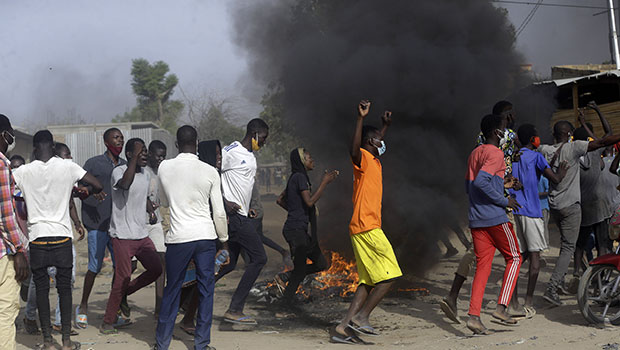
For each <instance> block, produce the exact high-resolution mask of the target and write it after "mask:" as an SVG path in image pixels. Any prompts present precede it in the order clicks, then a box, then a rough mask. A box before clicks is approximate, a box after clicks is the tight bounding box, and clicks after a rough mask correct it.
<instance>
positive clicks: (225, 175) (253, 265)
mask: <svg viewBox="0 0 620 350" xmlns="http://www.w3.org/2000/svg"><path fill="white" fill-rule="evenodd" d="M267 136H269V126H268V125H267V123H265V122H264V121H263V120H262V119H258V118H257V119H252V120H250V122H249V123H248V125H247V129H246V134H245V137H244V138H243V140H241V142H239V141H235V142H233V143H231V144H230V145H228V146H227V147H224V150H223V151H222V189H223V192H224V204H225V205H226V212H227V213H228V233H229V235H230V241H229V243H228V245H229V247H230V259H231V263H230V264H229V265H226V266H225V267H223V268H222V269H221V270H220V273H219V274H218V275H217V277H216V281H217V280H218V279H220V278H222V277H224V276H225V275H226V274H227V273H229V272H230V271H232V270H234V268H235V266H236V264H237V258H238V257H239V252H240V251H241V248H243V249H244V250H245V251H246V252H247V254H248V257H249V261H246V265H245V272H244V273H243V276H242V277H241V280H240V281H239V285H238V286H237V289H236V290H235V292H234V294H233V296H232V300H231V301H230V306H229V307H228V311H226V313H225V314H224V321H226V322H231V323H237V324H249V325H253V324H256V321H255V320H253V319H252V318H250V317H248V316H245V315H244V314H243V307H244V305H245V299H246V298H247V297H248V294H249V292H250V289H251V288H252V286H253V285H254V282H256V279H257V278H258V275H259V274H260V272H261V270H262V269H263V266H265V264H266V263H267V255H266V254H265V248H264V247H263V242H262V240H261V237H260V235H259V234H258V233H257V232H256V225H255V224H254V223H253V221H252V219H251V218H249V217H248V213H249V211H250V201H251V200H252V188H253V187H254V177H255V175H256V158H255V157H254V153H253V152H255V151H258V150H259V149H260V148H261V147H262V146H263V145H264V144H265V141H266V140H267Z"/></svg>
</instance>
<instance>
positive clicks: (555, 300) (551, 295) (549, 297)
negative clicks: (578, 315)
mask: <svg viewBox="0 0 620 350" xmlns="http://www.w3.org/2000/svg"><path fill="white" fill-rule="evenodd" d="M543 299H545V300H546V301H547V302H549V303H551V304H553V305H555V306H562V304H563V303H562V301H561V300H560V296H559V295H558V292H557V290H556V289H555V288H554V287H549V288H547V290H546V291H545V294H544V295H543Z"/></svg>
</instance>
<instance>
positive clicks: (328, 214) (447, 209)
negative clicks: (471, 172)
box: [233, 0, 524, 273]
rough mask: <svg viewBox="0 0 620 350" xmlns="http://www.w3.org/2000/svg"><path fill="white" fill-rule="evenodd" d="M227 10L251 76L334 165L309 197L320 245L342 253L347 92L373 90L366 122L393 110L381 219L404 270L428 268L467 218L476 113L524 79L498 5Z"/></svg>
mask: <svg viewBox="0 0 620 350" xmlns="http://www.w3.org/2000/svg"><path fill="white" fill-rule="evenodd" d="M233 16H234V18H235V24H234V29H235V35H236V41H237V43H238V45H239V46H240V47H241V48H243V49H244V50H245V52H246V53H247V55H248V57H249V61H250V70H251V73H252V78H253V79H256V80H257V81H258V82H260V83H262V84H263V85H265V86H266V85H268V84H274V83H275V84H279V85H280V86H281V87H282V88H283V104H284V109H285V114H286V120H287V122H288V124H289V125H290V126H291V128H292V129H293V131H294V132H296V133H297V135H299V137H300V138H299V143H300V144H303V145H305V146H307V147H308V149H309V150H310V151H311V152H312V153H313V155H314V158H315V159H316V162H317V164H318V166H317V169H322V168H326V167H330V168H337V169H339V170H340V171H341V176H340V178H339V179H338V180H337V182H336V183H334V184H333V185H331V187H330V188H328V190H327V191H326V194H325V197H324V198H323V199H322V200H321V201H320V202H319V205H320V209H321V210H320V216H319V234H320V235H321V237H322V245H323V248H326V249H336V250H340V251H342V252H344V253H345V254H347V253H348V255H349V256H351V248H350V244H349V240H348V238H347V236H348V223H349V220H350V217H351V211H352V210H351V207H352V205H351V193H352V177H353V176H352V167H351V162H350V160H349V157H348V146H349V143H350V138H351V134H352V131H353V126H354V122H355V115H356V106H357V104H358V102H359V101H360V100H361V99H369V100H371V101H372V107H371V113H370V115H369V117H368V118H367V123H369V124H374V125H376V126H380V115H381V114H382V112H383V110H385V109H390V110H392V111H393V113H394V114H393V120H394V122H393V125H392V127H391V129H390V130H389V131H388V134H387V136H386V144H387V152H386V154H385V155H384V156H383V157H382V158H381V161H382V164H383V176H384V178H383V181H384V195H383V229H384V231H385V232H386V234H387V235H388V237H389V238H390V240H391V241H392V244H393V245H394V247H395V250H396V253H397V255H398V257H399V260H400V263H401V265H402V266H403V267H404V270H405V272H406V273H420V272H423V271H425V270H427V269H428V267H430V266H432V264H433V262H434V261H436V258H437V257H438V256H439V254H440V245H439V244H438V240H439V238H441V237H442V236H445V235H448V234H450V233H451V229H450V228H451V227H453V226H463V227H466V225H467V217H466V212H467V205H468V204H467V197H466V196H465V192H464V189H465V186H464V184H465V165H466V161H467V156H468V155H469V153H470V151H471V150H472V149H473V147H474V144H475V139H476V135H477V133H478V131H479V125H480V119H481V118H482V116H483V115H484V114H488V113H490V112H491V108H492V106H493V104H494V103H495V102H496V101H497V100H499V99H502V98H504V97H505V96H507V95H508V94H509V93H510V92H511V91H513V90H515V89H516V88H517V87H519V86H523V84H524V77H523V76H522V74H521V72H520V68H519V66H520V64H521V63H523V62H522V58H521V56H520V55H519V54H518V53H517V52H516V51H515V48H514V43H515V37H514V28H513V27H512V25H511V24H510V22H509V21H508V20H507V17H506V13H505V12H504V10H502V9H498V8H496V7H494V6H493V5H492V4H491V2H490V1H488V0H467V1H463V0H419V1H376V0H298V1H251V2H246V3H245V4H244V5H242V6H239V7H237V8H235V9H234V10H233ZM320 172H321V170H317V171H316V173H317V174H315V176H316V179H315V182H318V180H319V177H318V175H320ZM466 232H467V231H466ZM467 235H469V233H468V232H467ZM441 249H443V248H441Z"/></svg>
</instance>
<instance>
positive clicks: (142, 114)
mask: <svg viewBox="0 0 620 350" xmlns="http://www.w3.org/2000/svg"><path fill="white" fill-rule="evenodd" d="M169 71H170V68H169V67H168V64H166V63H165V62H163V61H157V62H155V63H153V64H150V63H149V62H148V61H147V60H146V59H144V58H138V59H135V60H132V66H131V76H132V80H131V87H132V89H133V92H134V94H136V100H137V102H138V105H137V106H136V107H134V108H133V109H132V110H131V111H129V112H125V114H123V115H122V116H121V115H117V116H116V117H115V118H114V119H113V121H114V122H127V121H129V122H135V121H152V122H154V123H156V124H158V125H159V126H160V127H162V128H164V129H167V130H169V131H170V132H175V131H176V128H177V120H178V119H179V116H180V115H181V113H182V111H183V108H184V105H183V102H181V101H179V100H171V99H170V97H171V96H172V94H173V93H174V88H175V87H176V86H177V84H178V83H179V79H178V78H177V76H176V75H174V74H172V73H169Z"/></svg>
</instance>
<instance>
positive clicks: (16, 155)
mask: <svg viewBox="0 0 620 350" xmlns="http://www.w3.org/2000/svg"><path fill="white" fill-rule="evenodd" d="M14 160H19V161H21V162H22V163H24V164H26V160H25V159H24V157H22V156H20V155H19V154H14V155H12V156H11V158H9V162H12V161H14Z"/></svg>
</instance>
